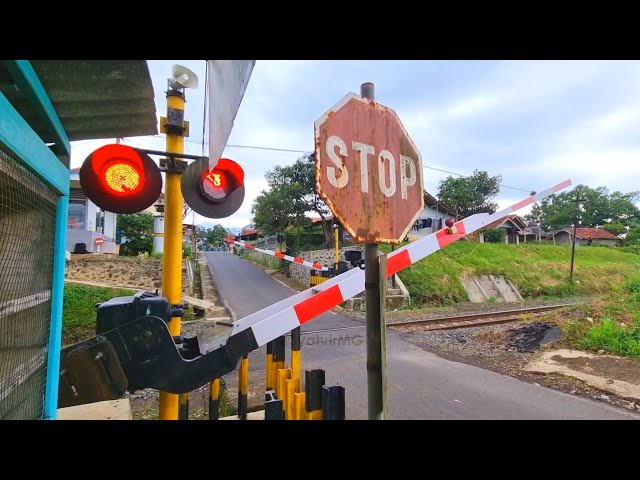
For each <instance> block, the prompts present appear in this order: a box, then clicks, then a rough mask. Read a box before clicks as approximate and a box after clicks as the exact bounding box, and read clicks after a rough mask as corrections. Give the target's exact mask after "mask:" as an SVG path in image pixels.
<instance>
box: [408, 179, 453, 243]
mask: <svg viewBox="0 0 640 480" xmlns="http://www.w3.org/2000/svg"><path fill="white" fill-rule="evenodd" d="M447 218H453V219H454V220H455V219H456V212H455V210H453V209H451V208H449V207H448V206H447V205H445V204H444V203H442V202H441V201H440V200H438V199H437V198H436V197H434V196H433V195H431V194H430V193H429V192H427V191H426V190H425V191H424V210H422V212H421V213H420V216H419V217H418V220H416V222H415V224H414V225H413V227H412V228H411V230H409V235H410V236H421V237H422V236H425V235H429V234H431V233H433V232H435V231H436V230H440V229H441V228H443V227H444V226H445V225H444V222H445V220H446V219H447Z"/></svg>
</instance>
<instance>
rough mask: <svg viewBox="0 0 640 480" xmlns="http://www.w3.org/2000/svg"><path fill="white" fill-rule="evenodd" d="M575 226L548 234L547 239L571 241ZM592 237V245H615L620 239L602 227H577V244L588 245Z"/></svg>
mask: <svg viewBox="0 0 640 480" xmlns="http://www.w3.org/2000/svg"><path fill="white" fill-rule="evenodd" d="M572 236H573V228H563V229H561V230H556V231H554V232H551V233H549V235H547V240H551V241H553V242H554V243H571V238H572ZM589 239H591V244H592V245H607V246H609V247H613V246H615V244H616V241H617V240H618V237H616V236H615V235H614V234H613V233H611V232H607V231H606V230H604V229H602V228H576V246H580V245H587V244H588V242H589Z"/></svg>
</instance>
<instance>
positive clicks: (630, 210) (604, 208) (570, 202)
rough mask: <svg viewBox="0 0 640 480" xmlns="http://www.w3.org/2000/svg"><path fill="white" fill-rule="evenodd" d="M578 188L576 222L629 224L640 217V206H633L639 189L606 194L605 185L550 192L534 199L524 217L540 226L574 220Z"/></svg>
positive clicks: (639, 196)
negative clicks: (579, 205) (529, 210)
mask: <svg viewBox="0 0 640 480" xmlns="http://www.w3.org/2000/svg"><path fill="white" fill-rule="evenodd" d="M578 192H579V198H580V199H581V201H580V204H581V205H582V208H581V209H580V212H579V217H580V218H579V222H580V223H579V225H580V226H582V227H603V226H605V225H608V224H613V225H617V224H619V225H621V226H622V227H626V226H630V225H632V224H634V223H635V222H638V221H640V210H638V207H636V205H635V204H636V203H637V202H638V199H640V192H630V193H621V192H618V191H616V192H613V193H611V194H609V191H608V189H607V188H606V187H597V188H595V189H594V188H589V187H587V186H586V185H578V186H576V187H575V188H574V189H573V190H571V191H569V192H563V193H560V194H553V195H550V196H549V197H547V198H545V199H544V200H542V201H541V202H540V203H536V204H535V205H534V206H533V208H532V209H531V213H530V214H529V215H527V218H530V219H532V220H534V221H535V222H536V223H537V224H538V225H541V226H542V228H543V230H556V229H559V228H565V227H568V226H570V225H572V224H573V221H574V217H575V215H576V212H577V210H576V208H577V206H576V194H577V193H578Z"/></svg>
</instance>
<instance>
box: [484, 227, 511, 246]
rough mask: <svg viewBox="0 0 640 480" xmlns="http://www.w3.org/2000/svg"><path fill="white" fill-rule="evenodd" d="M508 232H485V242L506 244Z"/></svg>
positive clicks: (491, 230) (495, 229) (488, 230)
mask: <svg viewBox="0 0 640 480" xmlns="http://www.w3.org/2000/svg"><path fill="white" fill-rule="evenodd" d="M506 235H507V232H506V231H505V229H504V228H489V229H487V230H485V231H484V241H485V242H488V243H504V239H505V237H506Z"/></svg>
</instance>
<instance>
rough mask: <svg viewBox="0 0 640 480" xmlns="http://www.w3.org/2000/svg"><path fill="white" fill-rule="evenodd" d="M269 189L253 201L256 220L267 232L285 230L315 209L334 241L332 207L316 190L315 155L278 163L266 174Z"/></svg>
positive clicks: (326, 231)
mask: <svg viewBox="0 0 640 480" xmlns="http://www.w3.org/2000/svg"><path fill="white" fill-rule="evenodd" d="M265 178H266V180H267V183H268V185H269V188H270V189H269V191H263V192H262V193H261V194H260V195H259V196H258V197H257V198H256V200H255V201H254V204H253V207H252V213H253V215H254V219H253V222H254V224H255V225H256V227H259V228H260V229H261V230H263V231H264V232H265V233H275V232H276V231H283V230H284V229H285V228H287V227H288V226H295V225H299V224H300V223H301V222H303V219H304V216H305V213H307V212H314V213H316V214H317V215H318V216H319V217H320V218H321V219H322V229H323V231H324V235H325V239H326V241H327V242H328V243H332V242H333V233H332V227H331V222H330V221H329V220H328V217H330V216H331V210H329V208H328V207H327V206H326V205H325V203H324V202H323V201H322V198H320V196H319V195H318V194H317V192H316V179H315V155H314V154H309V155H304V156H302V157H300V158H299V159H298V160H296V162H295V163H294V164H293V165H288V166H280V165H278V166H276V167H275V168H274V169H273V170H271V171H269V172H267V174H266V175H265Z"/></svg>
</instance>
